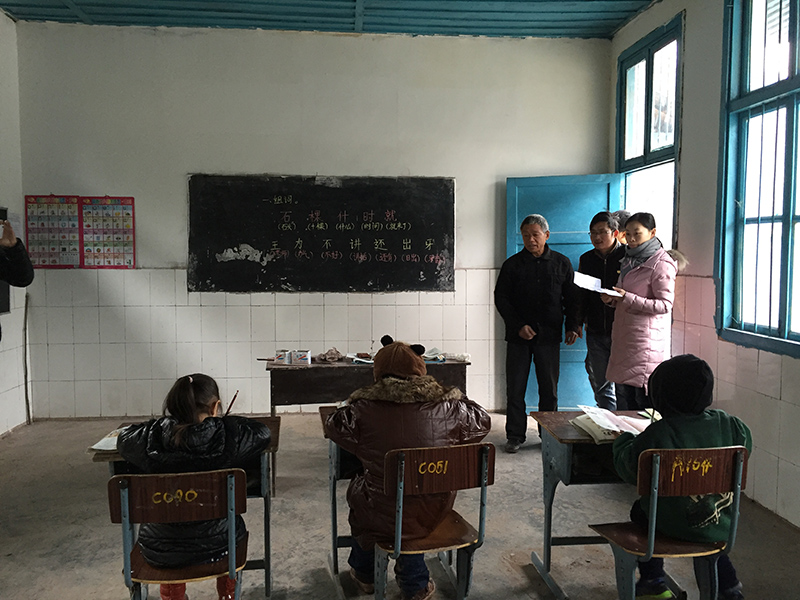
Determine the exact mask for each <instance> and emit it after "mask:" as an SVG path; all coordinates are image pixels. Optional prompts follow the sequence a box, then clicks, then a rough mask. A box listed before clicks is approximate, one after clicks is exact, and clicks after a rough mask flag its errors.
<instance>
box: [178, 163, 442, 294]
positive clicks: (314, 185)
mask: <svg viewBox="0 0 800 600" xmlns="http://www.w3.org/2000/svg"><path fill="white" fill-rule="evenodd" d="M188 246H189V248H188V250H189V252H188V254H189V260H188V269H187V287H188V289H189V291H195V292H243V293H247V292H269V291H272V292H347V293H350V292H365V293H375V292H406V291H442V292H445V291H454V290H455V270H454V258H455V256H454V255H455V179H453V178H448V177H356V176H342V177H335V176H319V175H313V176H309V175H209V174H194V175H191V176H190V177H189V243H188Z"/></svg>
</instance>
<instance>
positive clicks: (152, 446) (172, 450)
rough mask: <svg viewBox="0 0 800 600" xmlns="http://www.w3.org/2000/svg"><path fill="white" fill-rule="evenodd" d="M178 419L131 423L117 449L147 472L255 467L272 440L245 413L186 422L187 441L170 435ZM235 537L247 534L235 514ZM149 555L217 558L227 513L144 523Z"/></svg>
mask: <svg viewBox="0 0 800 600" xmlns="http://www.w3.org/2000/svg"><path fill="white" fill-rule="evenodd" d="M176 424H177V421H176V420H175V419H174V418H172V417H161V418H158V419H152V420H150V421H147V422H146V423H140V424H138V425H131V426H130V427H128V428H127V429H125V430H124V431H123V432H121V433H120V435H119V438H118V439H117V450H118V451H119V453H120V454H121V455H122V457H123V458H124V459H125V460H126V461H128V462H129V463H132V464H133V465H135V466H136V467H137V468H139V469H141V470H142V471H143V472H145V473H185V472H190V471H213V470H215V469H227V468H231V467H238V468H243V469H247V468H251V469H252V468H255V467H257V466H258V464H259V460H260V459H259V457H260V455H261V453H262V452H263V451H264V450H265V449H266V448H267V446H269V441H270V433H269V428H268V427H267V426H266V425H263V424H262V423H259V422H258V421H254V420H252V419H248V418H245V417H238V416H228V417H223V418H217V417H209V418H207V419H205V420H204V421H203V422H202V423H197V424H196V425H192V426H190V427H188V428H187V429H186V430H185V431H184V433H183V441H184V444H183V445H181V446H179V447H174V446H173V445H172V444H171V443H170V442H169V440H171V439H172V432H173V429H174V427H175V425H176ZM236 530H237V538H238V539H241V538H242V536H244V534H245V532H246V529H245V527H244V520H243V519H242V518H241V517H237V525H236ZM139 544H140V546H141V548H142V555H143V556H144V558H145V560H147V562H149V563H150V564H152V565H153V566H157V567H183V566H187V565H196V564H202V563H208V562H214V561H216V560H219V559H221V558H222V557H224V556H225V555H226V554H227V552H228V526H227V521H226V520H225V519H215V520H212V521H194V522H191V523H145V524H143V525H142V526H141V527H140V529H139Z"/></svg>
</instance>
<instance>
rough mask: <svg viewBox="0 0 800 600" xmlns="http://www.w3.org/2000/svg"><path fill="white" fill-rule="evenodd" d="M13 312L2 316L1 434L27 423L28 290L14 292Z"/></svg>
mask: <svg viewBox="0 0 800 600" xmlns="http://www.w3.org/2000/svg"><path fill="white" fill-rule="evenodd" d="M10 299H11V312H10V313H8V314H4V315H2V316H0V326H1V327H2V340H0V433H5V432H6V431H9V430H10V429H12V428H14V427H16V426H17V425H19V424H20V423H24V422H25V377H24V373H25V369H24V362H23V361H24V358H25V345H24V337H23V336H24V332H23V321H24V314H25V310H24V307H25V290H24V289H20V288H13V287H12V288H10Z"/></svg>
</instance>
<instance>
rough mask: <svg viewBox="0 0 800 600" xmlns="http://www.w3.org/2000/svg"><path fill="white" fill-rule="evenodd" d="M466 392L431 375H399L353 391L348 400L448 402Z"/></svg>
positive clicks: (402, 402) (408, 402) (399, 402)
mask: <svg viewBox="0 0 800 600" xmlns="http://www.w3.org/2000/svg"><path fill="white" fill-rule="evenodd" d="M463 397H464V393H463V392H462V391H461V390H459V389H458V388H457V387H444V386H443V385H442V384H440V383H439V382H438V381H436V379H434V378H433V377H432V376H431V375H419V376H415V377H409V378H408V379H401V378H399V377H391V376H389V377H384V378H383V379H380V380H378V381H376V382H375V383H373V384H372V385H368V386H366V387H363V388H360V389H358V390H356V391H355V392H353V393H352V394H351V395H350V398H349V399H348V402H350V403H352V402H356V401H358V400H379V401H384V402H396V403H398V404H411V403H416V402H446V401H448V400H460V399H461V398H463Z"/></svg>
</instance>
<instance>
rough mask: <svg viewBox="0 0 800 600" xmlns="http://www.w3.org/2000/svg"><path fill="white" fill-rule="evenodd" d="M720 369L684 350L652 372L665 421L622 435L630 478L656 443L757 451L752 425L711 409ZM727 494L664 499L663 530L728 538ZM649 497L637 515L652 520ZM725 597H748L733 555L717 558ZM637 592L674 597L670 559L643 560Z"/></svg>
mask: <svg viewBox="0 0 800 600" xmlns="http://www.w3.org/2000/svg"><path fill="white" fill-rule="evenodd" d="M713 390H714V374H713V373H712V372H711V367H709V366H708V363H706V362H705V361H704V360H702V359H700V358H697V357H696V356H693V355H691V354H682V355H680V356H676V357H674V358H671V359H669V360H667V361H664V362H663V363H661V364H660V365H658V366H657V367H656V368H655V370H654V371H653V373H652V375H650V379H649V394H650V397H651V399H652V401H653V406H654V408H655V409H656V410H657V411H658V412H659V413H660V414H661V420H659V421H656V422H655V423H652V424H651V425H649V426H648V427H647V429H645V430H644V431H643V432H642V433H641V434H639V435H638V436H633V435H632V434H630V433H623V434H621V435H620V436H619V437H618V438H617V439H616V440H615V441H614V446H613V453H614V467H615V468H616V470H617V473H619V475H620V476H621V477H622V478H623V479H624V480H625V481H627V482H629V483H633V484H635V483H636V477H637V470H638V462H639V454H641V453H642V452H644V451H645V450H648V449H650V448H715V447H720V446H739V445H741V446H744V447H746V448H747V451H748V452H750V451H752V446H753V441H752V437H751V435H750V429H748V427H747V425H745V424H744V422H742V421H741V420H740V419H738V418H737V417H734V416H731V415H729V414H728V413H726V412H725V411H723V410H717V409H711V408H709V407H710V406H711V400H712V393H713ZM727 496H731V495H730V494H727V495H707V496H702V497H675V498H659V499H658V523H657V529H658V531H659V532H660V533H663V534H665V535H669V536H671V537H674V538H678V539H684V540H688V541H693V542H713V541H718V540H724V539H727V537H728V530H729V529H730V510H731V507H730V500H731V499H730V498H729V497H727ZM648 502H649V500H648V498H641V499H639V500H637V501H636V502H635V503H634V505H633V508H632V509H631V520H632V521H635V522H640V523H642V524H644V525H646V524H647V518H648V517H647V510H648V508H649V505H648ZM717 569H718V573H719V590H720V592H719V595H718V598H719V600H742V599H743V598H744V596H743V595H742V584H741V583H740V582H739V580H738V578H737V577H736V570H735V569H734V568H733V565H732V564H731V561H730V559H729V558H728V555H727V554H722V555H721V556H720V558H719V561H718V563H717ZM639 574H640V579H639V581H638V582H637V583H636V597H637V598H645V599H647V598H649V599H668V598H673V595H672V593H671V592H670V591H669V589H668V588H667V585H666V582H665V574H664V560H663V559H661V558H653V559H652V560H650V561H648V562H645V563H639Z"/></svg>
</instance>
